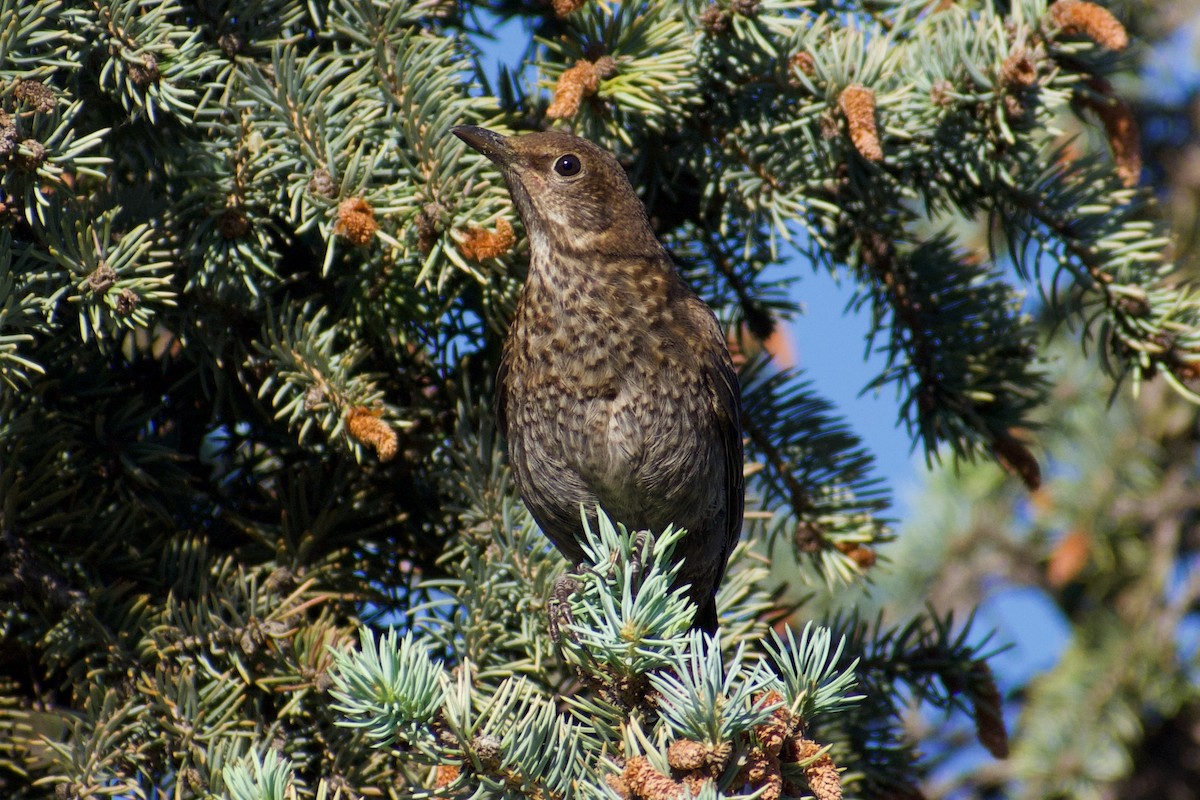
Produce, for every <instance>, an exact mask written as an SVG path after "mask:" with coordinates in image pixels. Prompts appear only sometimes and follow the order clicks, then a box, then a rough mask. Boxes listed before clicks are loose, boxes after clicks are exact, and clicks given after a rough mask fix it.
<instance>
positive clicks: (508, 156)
mask: <svg viewBox="0 0 1200 800" xmlns="http://www.w3.org/2000/svg"><path fill="white" fill-rule="evenodd" d="M450 132H451V133H453V134H454V135H455V136H457V137H458V138H460V139H462V140H463V141H464V142H466V143H467V144H469V145H471V147H473V148H474V149H476V150H478V151H479V152H480V153H483V154H484V155H485V156H487V157H488V158H489V159H491V160H492V161H494V162H495V163H496V164H498V165H499V166H502V167H503V166H506V165H508V164H509V163H511V162H512V159H513V155H514V153H513V149H512V145H510V144H509V143H508V137H507V136H501V135H500V134H498V133H495V132H494V131H489V130H488V129H487V128H480V127H477V126H475V125H456V126H455V127H453V128H451V129H450Z"/></svg>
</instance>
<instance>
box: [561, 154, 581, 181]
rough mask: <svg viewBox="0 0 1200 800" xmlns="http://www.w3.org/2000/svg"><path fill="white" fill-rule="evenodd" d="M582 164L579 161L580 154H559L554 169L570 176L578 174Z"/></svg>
mask: <svg viewBox="0 0 1200 800" xmlns="http://www.w3.org/2000/svg"><path fill="white" fill-rule="evenodd" d="M580 169H582V165H581V164H580V163H579V156H577V155H571V154H567V155H565V156H559V157H558V161H555V162H554V171H555V172H557V173H558V174H559V175H562V176H563V177H564V178H569V177H571V176H572V175H578V174H579V170H580Z"/></svg>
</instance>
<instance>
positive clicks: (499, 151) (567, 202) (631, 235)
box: [453, 125, 744, 632]
mask: <svg viewBox="0 0 1200 800" xmlns="http://www.w3.org/2000/svg"><path fill="white" fill-rule="evenodd" d="M453 133H454V134H455V135H456V136H458V137H459V138H460V139H462V140H463V141H464V142H466V143H467V144H468V145H470V146H471V147H473V148H474V149H476V150H478V151H479V152H480V153H482V154H483V155H485V156H487V157H488V158H489V159H490V160H492V161H493V162H495V164H496V166H497V167H498V168H499V169H500V172H501V174H502V175H503V176H504V179H505V181H506V182H507V184H508V189H509V192H510V194H511V195H512V198H513V202H514V203H515V204H516V207H517V211H518V212H519V213H520V215H521V220H522V221H523V222H524V223H525V230H526V232H527V234H528V236H529V246H530V259H529V277H528V278H527V280H526V282H525V286H524V289H523V291H522V293H521V297H520V302H519V304H518V306H517V312H516V317H515V318H514V319H513V322H512V327H511V328H510V329H509V332H508V339H507V340H506V341H505V344H504V355H503V358H502V359H501V362H500V373H499V376H498V380H497V384H498V386H497V411H498V416H499V418H500V425H501V428H502V430H503V432H504V434H505V438H506V439H507V441H508V453H509V461H510V462H511V464H512V468H513V474H514V477H515V480H516V484H517V489H518V490H519V492H520V494H521V498H522V499H523V500H524V501H525V505H526V506H528V508H529V511H530V513H531V514H532V515H533V518H534V520H535V521H536V522H537V524H538V526H539V527H540V528H541V529H542V531H543V532H544V533H545V534H546V536H547V537H549V539H550V541H551V542H553V543H554V545H555V547H557V548H558V549H559V551H560V552H561V553H562V554H563V555H564V556H566V558H567V559H568V560H570V561H571V562H572V563H573V564H579V563H580V562H582V561H583V560H584V553H583V548H582V547H581V546H580V542H581V541H582V540H583V523H582V520H581V519H580V504H581V503H582V504H583V505H584V507H585V508H587V509H594V508H595V507H596V504H597V503H599V504H600V506H601V507H602V508H603V509H604V510H605V512H606V513H607V514H608V515H609V516H610V517H611V518H612V519H614V520H617V521H619V522H623V523H624V524H625V525H626V527H628V528H629V529H630V530H637V531H641V530H646V531H653V532H659V531H662V530H663V529H665V528H666V527H667V526H668V525H669V524H672V523H673V524H674V525H675V526H677V527H682V528H686V529H687V535H686V536H685V537H684V539H683V540H682V541H681V542H680V544H679V545H678V546H677V548H676V550H675V558H676V559H677V560H682V562H683V563H682V566H681V568H680V570H679V573H678V578H677V580H676V583H677V585H680V586H682V585H685V584H687V585H690V587H691V588H690V590H689V594H690V597H691V599H692V600H693V601H694V602H695V604H696V606H697V609H698V610H697V613H696V618H695V621H694V623H693V627H696V628H701V629H703V630H706V631H709V632H713V631H715V630H716V627H717V609H716V602H715V599H714V595H715V594H716V591H717V587H718V585H719V584H720V581H721V578H722V576H723V575H724V572H725V564H726V561H727V560H728V559H729V553H730V551H731V550H732V549H733V546H734V545H735V544H736V543H737V540H738V536H739V534H740V531H741V526H742V505H743V501H744V487H743V482H742V431H741V422H740V413H741V403H740V399H739V393H738V380H737V375H736V373H735V372H734V369H733V363H732V362H731V360H730V357H729V349H728V348H727V346H726V344H725V337H724V335H723V334H722V333H721V329H720V326H719V325H718V324H717V320H716V317H715V316H714V315H713V312H712V311H711V310H710V309H709V308H708V306H706V305H705V304H704V302H703V301H702V300H700V298H699V297H697V296H696V294H695V293H694V292H693V291H692V290H691V289H690V288H689V287H688V286H687V284H686V283H684V281H683V279H682V278H680V277H679V275H678V273H677V272H676V271H675V266H674V264H673V263H672V262H671V258H670V256H669V255H668V254H667V251H666V250H665V249H664V248H663V246H662V245H661V244H660V243H659V241H658V239H657V238H656V237H655V236H654V232H653V231H652V230H651V228H650V223H649V221H648V220H647V218H646V210H645V208H644V207H643V205H642V203H641V201H640V200H639V199H638V196H637V194H635V193H634V190H633V187H632V186H630V185H629V180H628V179H627V178H626V176H625V172H624V170H622V169H621V166H620V164H618V163H617V160H616V159H615V158H613V156H612V155H610V154H609V153H608V152H606V151H605V150H603V149H601V148H599V147H597V146H596V145H594V144H592V143H591V142H589V141H587V140H585V139H580V138H579V137H577V136H571V135H569V134H566V133H560V132H554V131H548V132H544V133H531V134H527V135H524V136H507V137H506V136H501V135H500V134H497V133H494V132H492V131H489V130H486V129H484V128H478V127H474V126H470V125H460V126H458V127H456V128H454V129H453ZM592 513H593V515H594V511H593V512H592Z"/></svg>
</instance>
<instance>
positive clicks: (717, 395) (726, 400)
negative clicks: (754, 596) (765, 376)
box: [705, 306, 746, 585]
mask: <svg viewBox="0 0 1200 800" xmlns="http://www.w3.org/2000/svg"><path fill="white" fill-rule="evenodd" d="M705 311H706V312H707V316H708V317H709V318H710V319H711V320H712V322H711V333H710V335H712V336H715V337H717V340H716V341H715V342H714V345H715V347H714V349H715V351H716V352H717V353H718V354H719V357H718V359H717V364H716V365H715V369H710V370H708V374H709V378H708V384H709V391H710V392H711V393H712V400H713V409H714V411H715V412H716V418H717V430H718V432H719V433H720V436H721V444H722V446H723V449H724V452H725V550H724V552H722V554H721V571H720V573H719V575H718V578H717V585H720V581H721V579H723V578H724V577H725V566H726V564H727V562H728V561H729V554H730V553H732V552H733V548H734V546H735V545H737V542H738V539H739V538H740V537H741V535H742V514H743V512H744V510H745V502H746V489H745V479H744V478H743V477H742V468H743V455H742V399H741V390H740V389H739V386H738V376H737V370H735V369H734V367H733V360H732V359H731V358H730V357H729V349H728V347H727V346H726V344H725V336H724V334H723V333H722V332H721V326H720V325H719V324H718V323H717V320H716V317H715V315H713V313H712V311H711V310H709V309H708V308H707V306H706V307H705Z"/></svg>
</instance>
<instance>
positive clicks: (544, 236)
mask: <svg viewBox="0 0 1200 800" xmlns="http://www.w3.org/2000/svg"><path fill="white" fill-rule="evenodd" d="M451 132H452V133H454V135H455V136H457V137H458V138H460V139H462V140H463V141H464V142H466V143H467V144H468V145H470V146H471V147H473V148H474V149H476V150H478V151H479V152H480V153H482V154H483V155H485V156H487V157H488V158H489V159H491V161H492V162H494V163H495V164H496V166H497V167H499V169H500V172H501V173H502V174H503V175H504V180H505V181H506V182H507V183H508V189H509V192H510V193H511V194H512V198H513V202H514V203H515V204H516V206H517V211H518V212H519V213H520V215H521V220H522V221H523V222H524V223H525V229H526V231H528V233H529V237H530V240H531V242H532V243H533V247H534V248H535V250H536V248H538V247H539V246H540V245H541V244H549V245H550V246H552V247H555V248H564V247H565V248H568V249H579V250H596V249H603V250H606V251H609V252H613V250H614V249H615V251H617V252H620V251H626V252H630V251H639V252H644V250H645V248H648V247H651V248H658V247H659V245H658V240H657V239H656V238H655V237H654V233H653V231H652V230H651V229H650V224H649V222H648V221H647V219H646V209H645V207H644V206H643V205H642V201H641V200H640V199H639V198H638V196H637V194H636V193H635V192H634V190H633V187H632V186H630V185H629V179H628V178H627V177H625V171H624V170H623V169H621V165H620V164H618V163H617V160H616V159H615V158H613V156H612V154H610V153H609V152H608V151H606V150H604V149H603V148H600V147H597V146H596V145H594V144H592V143H591V142H589V141H588V140H586V139H581V138H579V137H578V136H572V135H571V134H569V133H562V132H560V131H544V132H540V133H529V134H525V135H523V136H502V135H500V134H498V133H495V132H494V131H490V130H488V129H486V128H479V127H475V126H473V125H459V126H457V127H455V128H453V129H452V131H451ZM539 240H540V241H539ZM551 243H552V244H551Z"/></svg>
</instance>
